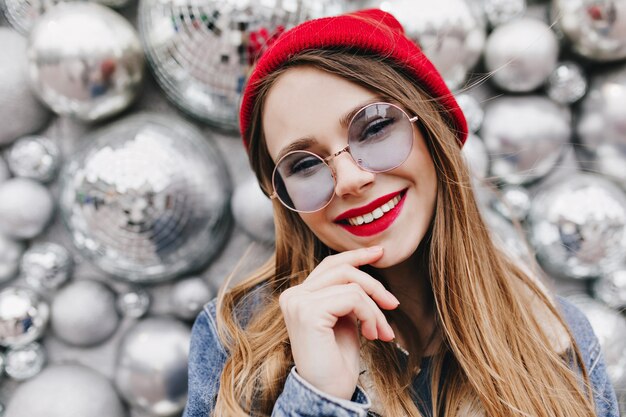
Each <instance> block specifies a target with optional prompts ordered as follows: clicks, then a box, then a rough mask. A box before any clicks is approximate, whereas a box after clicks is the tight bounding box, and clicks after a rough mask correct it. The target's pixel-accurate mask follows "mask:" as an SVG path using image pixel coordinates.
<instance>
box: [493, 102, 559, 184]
mask: <svg viewBox="0 0 626 417" xmlns="http://www.w3.org/2000/svg"><path fill="white" fill-rule="evenodd" d="M570 120H571V115H570V111H569V109H568V108H567V107H565V106H560V105H558V104H556V103H554V102H553V101H552V100H550V99H549V98H547V97H543V96H534V95H533V96H504V97H499V98H496V99H494V100H492V101H491V102H490V104H489V105H488V106H487V109H486V111H485V119H484V121H483V125H482V128H481V137H482V138H483V140H484V142H485V146H486V147H487V152H488V153H489V155H490V159H491V173H492V174H493V175H495V176H497V177H499V178H500V179H501V180H502V181H504V182H505V183H508V184H513V185H523V184H528V183H531V182H534V181H536V180H538V179H541V178H542V177H543V176H545V175H546V174H547V173H548V172H550V171H551V170H552V169H553V168H554V166H555V165H556V163H557V162H558V161H559V159H560V158H561V155H562V154H563V150H564V149H565V148H566V147H567V146H569V145H568V143H569V139H570V133H571V126H570Z"/></svg>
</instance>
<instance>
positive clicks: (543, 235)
mask: <svg viewBox="0 0 626 417" xmlns="http://www.w3.org/2000/svg"><path fill="white" fill-rule="evenodd" d="M528 220H529V223H530V229H529V234H530V241H531V243H532V244H533V246H534V248H535V250H536V252H537V258H538V260H539V262H540V263H541V264H542V265H543V266H544V268H545V269H546V271H548V272H549V273H551V274H553V275H555V276H560V277H563V278H574V279H577V278H579V279H580V278H588V277H595V276H599V275H601V274H602V273H603V272H604V270H610V269H612V268H615V267H617V266H618V265H619V264H620V263H621V262H622V261H623V260H624V258H625V257H626V194H625V193H624V192H623V191H622V190H621V189H620V188H619V187H618V186H616V185H615V184H613V183H612V182H610V181H609V180H607V179H605V178H603V177H601V176H598V175H594V174H586V173H578V174H574V175H571V176H569V177H568V178H565V179H564V180H563V181H562V182H560V183H557V184H554V185H552V186H548V187H545V188H543V189H541V190H539V192H538V193H537V195H536V196H535V198H534V200H533V202H532V206H531V209H530V213H529V217H528Z"/></svg>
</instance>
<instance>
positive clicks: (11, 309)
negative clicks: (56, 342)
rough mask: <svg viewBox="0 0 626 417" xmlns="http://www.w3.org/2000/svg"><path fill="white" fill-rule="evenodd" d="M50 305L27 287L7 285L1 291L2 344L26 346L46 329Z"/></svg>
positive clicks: (0, 326)
mask: <svg viewBox="0 0 626 417" xmlns="http://www.w3.org/2000/svg"><path fill="white" fill-rule="evenodd" d="M49 317H50V306H49V305H48V303H47V302H46V301H44V300H43V299H41V297H40V296H39V295H37V293H35V292H34V291H32V290H29V289H27V288H20V287H6V288H4V289H3V290H2V291H0V346H8V347H16V346H24V345H26V344H28V343H30V342H32V341H34V340H36V339H38V338H39V337H40V336H41V335H42V334H43V332H44V331H45V329H46V326H47V324H48V318H49Z"/></svg>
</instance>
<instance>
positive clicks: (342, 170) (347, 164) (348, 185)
mask: <svg viewBox="0 0 626 417" xmlns="http://www.w3.org/2000/svg"><path fill="white" fill-rule="evenodd" d="M333 163H334V168H335V181H336V185H335V194H336V195H337V197H344V196H346V195H357V194H359V193H361V192H363V191H364V190H366V189H367V188H368V186H369V185H371V184H372V183H373V182H374V178H375V176H376V174H375V173H373V172H369V171H366V170H364V169H362V168H361V167H360V166H359V165H357V163H356V162H355V161H354V159H353V158H352V155H350V153H348V152H344V153H342V154H341V155H338V156H337V157H336V158H334V160H333Z"/></svg>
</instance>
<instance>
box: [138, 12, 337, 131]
mask: <svg viewBox="0 0 626 417" xmlns="http://www.w3.org/2000/svg"><path fill="white" fill-rule="evenodd" d="M338 4H339V2H338V1H332V0H325V1H314V0H293V1H288V2H284V1H280V0H268V1H263V2H256V1H253V0H236V1H235V0H226V1H225V0H177V1H175V0H140V3H139V16H138V20H139V30H140V36H141V39H142V42H143V44H144V47H145V50H146V56H147V58H148V61H149V63H150V66H151V68H152V71H153V73H154V75H155V78H156V79H157V81H158V83H159V84H160V86H161V88H163V90H164V91H165V94H166V95H167V96H168V97H169V98H170V99H171V100H172V102H174V104H176V105H177V106H179V107H180V108H181V109H183V110H184V111H185V112H187V113H189V114H191V115H192V116H194V117H196V118H198V119H200V120H202V121H206V122H209V123H212V124H214V125H217V126H220V127H223V128H226V129H229V130H236V129H237V114H238V108H239V100H240V94H241V92H242V90H243V86H244V82H245V79H246V76H247V74H248V72H249V71H250V68H251V66H252V64H253V63H254V61H255V58H256V57H257V56H258V55H259V54H260V53H261V52H262V51H263V50H264V49H265V48H266V47H267V43H268V41H271V40H273V39H275V37H276V36H277V35H279V34H280V33H281V32H282V31H284V30H286V29H289V28H290V27H291V26H295V25H296V24H297V23H299V22H302V21H304V20H307V19H310V18H313V17H318V16H321V15H324V14H328V13H332V14H334V12H337V11H341V10H340V9H339V8H338Z"/></svg>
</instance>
